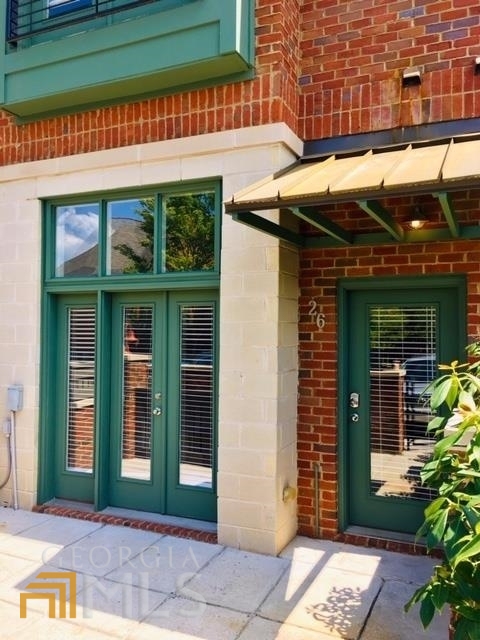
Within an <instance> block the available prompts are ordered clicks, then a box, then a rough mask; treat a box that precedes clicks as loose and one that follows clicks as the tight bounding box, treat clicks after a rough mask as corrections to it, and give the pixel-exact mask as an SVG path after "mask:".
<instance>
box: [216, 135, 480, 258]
mask: <svg viewBox="0 0 480 640" xmlns="http://www.w3.org/2000/svg"><path fill="white" fill-rule="evenodd" d="M473 188H479V189H480V136H468V137H467V136H464V137H458V138H450V139H448V140H437V141H433V142H432V141H429V142H420V143H412V144H403V145H401V146H396V147H390V148H387V149H385V148H383V149H369V150H367V151H363V152H360V153H356V154H349V155H344V156H341V155H330V156H326V157H322V158H315V159H304V160H302V161H300V162H297V163H295V164H294V165H293V166H291V167H288V168H287V169H285V170H283V171H281V172H279V173H277V174H275V175H272V176H270V177H268V178H265V179H264V180H261V181H260V182H257V183H255V184H253V185H251V186H250V187H247V188H246V189H243V190H242V191H239V192H237V193H235V194H234V196H233V198H232V199H231V201H228V202H226V203H225V210H226V212H227V213H228V214H231V215H233V216H234V218H235V219H236V220H238V221H239V222H243V223H244V224H247V225H250V226H253V227H255V228H257V229H260V230H261V231H264V232H266V233H270V234H272V235H274V236H277V237H279V238H283V239H285V240H288V241H290V242H294V243H295V244H298V245H307V246H338V245H339V244H340V245H341V244H366V243H369V244H375V243H380V242H405V241H413V240H415V241H427V240H438V239H449V238H450V239H451V238H480V226H479V225H478V224H475V225H473V226H466V225H460V224H459V222H458V220H457V216H456V213H455V209H454V204H453V200H452V197H451V194H452V193H453V192H455V191H460V190H464V189H473ZM415 194H418V195H419V196H423V195H431V196H433V197H434V198H436V199H437V200H438V204H439V210H441V212H442V224H440V225H436V226H435V229H431V230H423V229H422V230H418V231H407V230H405V229H404V228H403V226H402V225H401V224H400V221H399V220H396V219H395V217H394V215H393V214H392V213H390V212H389V210H388V206H386V205H384V204H383V203H382V202H381V201H382V200H386V199H388V202H391V198H395V197H402V196H409V195H415ZM342 202H343V203H345V202H354V203H356V204H357V205H358V207H359V211H360V210H361V211H362V212H365V213H367V214H368V216H370V218H371V219H372V220H373V221H375V225H377V226H380V227H381V229H380V234H378V233H364V234H362V233H357V232H352V231H351V230H349V229H347V228H345V227H344V226H342V225H341V224H337V222H335V220H334V216H333V215H332V213H331V210H332V209H333V207H331V206H330V207H329V205H332V204H336V203H342ZM272 209H281V210H288V211H290V212H291V214H292V215H293V216H296V217H297V218H299V219H301V220H303V221H305V222H308V223H309V224H310V225H311V226H312V227H313V228H315V229H316V230H317V231H318V232H319V233H318V234H317V236H315V237H311V234H310V235H309V236H308V237H305V236H302V235H301V234H299V233H295V232H293V231H291V230H290V229H289V228H288V227H283V226H281V225H278V224H276V223H273V222H271V221H270V220H268V219H267V218H265V217H262V216H261V215H258V214H257V213H254V212H262V211H267V210H272ZM329 209H330V211H329ZM362 215H363V214H362ZM479 220H480V214H479Z"/></svg>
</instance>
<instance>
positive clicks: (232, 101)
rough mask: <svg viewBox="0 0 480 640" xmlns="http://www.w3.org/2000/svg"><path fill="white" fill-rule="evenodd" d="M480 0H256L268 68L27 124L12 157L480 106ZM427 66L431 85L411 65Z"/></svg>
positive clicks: (5, 151)
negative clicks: (404, 78)
mask: <svg viewBox="0 0 480 640" xmlns="http://www.w3.org/2000/svg"><path fill="white" fill-rule="evenodd" d="M476 56H480V5H479V4H478V2H477V1H476V0H435V1H432V0H396V1H391V2H388V1H387V0H383V1H382V2H378V1H377V0H351V1H348V0H313V1H308V0H305V1H304V2H301V0H256V78H255V79H254V80H252V81H247V82H241V83H235V84H230V85H226V86H219V87H213V88H210V89H203V90H198V91H192V92H188V93H182V94H177V95H173V96H166V97H162V98H157V99H151V100H146V101H142V102H139V103H134V104H129V105H117V106H113V107H108V108H103V109H98V110H94V111H89V112H85V113H81V114H75V115H71V116H64V117H58V118H52V119H49V120H43V121H39V122H36V123H32V124H25V125H17V124H15V122H14V120H13V118H11V117H10V116H9V115H8V114H5V113H3V114H2V113H1V112H0V165H2V164H12V163H16V162H27V161H30V160H40V159H44V158H52V157H58V156H63V155H70V154H76V153H84V152H87V151H95V150H100V149H108V148H115V147H121V146H126V145H131V144H140V143H143V142H151V141H155V140H169V139H172V138H179V137H184V136H191V135H196V134H201V133H208V132H213V131H223V130H228V129H232V128H237V127H248V126H252V125H258V124H267V123H271V122H286V123H287V124H288V125H289V126H290V127H291V128H292V129H293V130H294V131H296V132H297V133H298V135H299V136H300V137H302V138H304V139H315V138H322V137H331V136H336V135H348V134H350V133H358V132H367V131H371V130H381V129H390V128H394V127H401V126H408V125H415V124H421V123H427V122H438V121H442V120H451V119H457V118H470V117H474V116H480V75H478V76H475V75H474V73H473V68H474V59H475V57H476ZM411 65H419V66H420V67H421V69H422V84H421V86H420V87H409V88H402V83H401V72H402V70H403V69H404V68H406V67H408V66H411Z"/></svg>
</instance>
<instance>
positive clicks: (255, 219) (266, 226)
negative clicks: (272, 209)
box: [232, 211, 305, 247]
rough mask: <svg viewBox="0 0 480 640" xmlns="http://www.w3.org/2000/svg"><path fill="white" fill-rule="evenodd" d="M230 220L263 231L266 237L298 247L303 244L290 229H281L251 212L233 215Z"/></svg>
mask: <svg viewBox="0 0 480 640" xmlns="http://www.w3.org/2000/svg"><path fill="white" fill-rule="evenodd" d="M232 218H233V220H236V221H237V222H242V223H243V224H246V225H247V226H248V227H253V228H254V229H258V231H263V233H267V234H268V235H271V236H274V237H275V238H279V239H280V240H286V241H287V242H291V243H292V244H295V245H297V246H298V247H303V245H304V244H305V241H304V238H303V236H301V235H300V234H299V233H295V232H294V231H290V229H286V228H285V227H281V226H280V225H279V224H275V222H271V221H270V220H267V219H266V218H262V217H261V216H257V215H255V214H254V213H252V212H251V211H242V212H241V213H233V214H232Z"/></svg>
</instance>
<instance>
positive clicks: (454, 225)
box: [432, 191, 460, 238]
mask: <svg viewBox="0 0 480 640" xmlns="http://www.w3.org/2000/svg"><path fill="white" fill-rule="evenodd" d="M432 195H433V196H434V197H435V198H438V201H439V202H440V206H441V207H442V211H443V215H444V216H445V220H446V221H447V224H448V228H449V229H450V233H451V234H452V237H453V238H458V237H459V236H460V228H459V226H458V220H457V216H456V215H455V210H454V208H453V204H452V199H451V197H450V194H449V193H447V192H445V191H443V192H441V193H434V194H432Z"/></svg>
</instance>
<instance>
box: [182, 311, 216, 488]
mask: <svg viewBox="0 0 480 640" xmlns="http://www.w3.org/2000/svg"><path fill="white" fill-rule="evenodd" d="M213 312H214V309H213V305H211V304H210V305H203V306H197V305H192V306H190V305H188V306H183V307H182V308H181V312H180V313H181V324H180V331H181V338H180V340H181V342H180V345H181V354H180V357H181V369H180V370H181V375H180V469H179V478H180V484H184V485H191V486H198V487H206V488H211V486H212V465H213V406H214V404H213V398H214V388H213V345H214V334H213V331H214V315H213Z"/></svg>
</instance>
